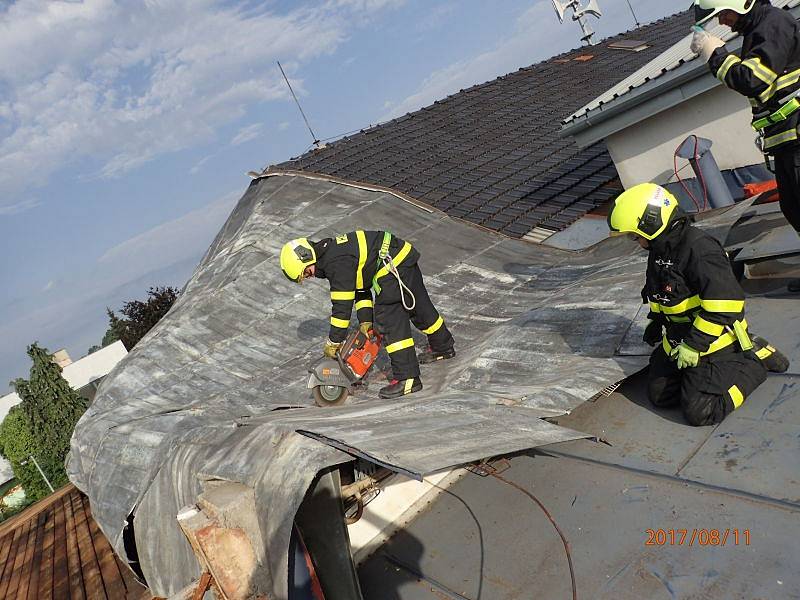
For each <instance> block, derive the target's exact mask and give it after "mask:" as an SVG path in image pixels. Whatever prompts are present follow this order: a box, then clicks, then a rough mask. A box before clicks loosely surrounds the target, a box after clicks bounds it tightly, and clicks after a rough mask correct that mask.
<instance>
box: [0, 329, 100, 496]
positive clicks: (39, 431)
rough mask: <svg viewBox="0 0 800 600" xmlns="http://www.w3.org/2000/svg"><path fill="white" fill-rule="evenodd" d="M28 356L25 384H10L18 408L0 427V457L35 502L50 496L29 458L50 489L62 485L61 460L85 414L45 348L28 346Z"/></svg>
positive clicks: (81, 400)
mask: <svg viewBox="0 0 800 600" xmlns="http://www.w3.org/2000/svg"><path fill="white" fill-rule="evenodd" d="M28 356H30V357H31V360H32V361H33V365H32V366H31V371H30V379H21V378H20V379H17V380H15V381H14V382H13V385H14V388H15V389H16V391H17V394H18V395H19V397H20V398H21V399H22V402H20V404H18V405H17V406H15V407H14V408H12V409H11V410H10V411H9V413H8V415H7V416H6V418H5V419H4V420H3V423H2V425H0V453H2V454H3V456H5V457H6V458H7V459H8V461H9V462H10V463H11V468H12V469H13V470H14V477H16V478H17V480H19V482H20V483H21V484H22V487H23V488H24V489H25V495H26V496H28V497H29V498H31V499H33V500H38V499H39V498H42V497H44V496H46V495H48V494H49V493H50V490H49V489H48V487H47V485H46V484H45V482H44V481H43V480H42V477H41V475H40V474H39V472H38V470H37V469H36V466H35V465H34V464H32V461H30V459H29V457H30V456H31V455H33V456H34V457H35V458H36V461H37V462H38V463H39V466H40V467H41V468H42V471H44V472H45V474H46V475H47V478H48V479H49V480H50V483H51V484H52V485H53V487H61V486H63V485H65V484H66V483H67V482H68V479H67V473H66V470H65V469H64V459H65V458H66V456H67V453H68V452H69V442H70V438H71V437H72V432H73V430H74V429H75V424H76V423H77V422H78V419H79V418H80V417H81V415H82V414H83V413H84V412H85V411H86V400H85V399H84V398H81V397H80V396H79V395H78V394H77V392H75V391H74V390H73V389H72V388H71V387H70V386H69V384H68V383H67V381H66V380H65V379H64V378H63V377H62V376H61V367H59V366H58V365H57V364H56V363H55V362H53V359H52V357H51V356H50V353H49V352H48V351H47V350H46V349H45V348H40V347H39V345H38V344H37V343H35V342H34V343H33V344H31V345H30V346H29V347H28ZM22 463H26V464H22Z"/></svg>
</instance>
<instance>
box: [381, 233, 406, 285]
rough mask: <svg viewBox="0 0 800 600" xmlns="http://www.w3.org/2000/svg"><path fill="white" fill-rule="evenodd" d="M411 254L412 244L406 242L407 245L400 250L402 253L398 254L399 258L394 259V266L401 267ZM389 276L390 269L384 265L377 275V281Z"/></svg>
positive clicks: (394, 257)
mask: <svg viewBox="0 0 800 600" xmlns="http://www.w3.org/2000/svg"><path fill="white" fill-rule="evenodd" d="M409 252H411V244H409V243H408V242H406V243H405V244H403V247H402V248H400V252H398V253H397V256H393V257H392V262H393V263H394V266H395V267H399V266H400V263H401V262H403V261H404V260H405V258H406V256H408V253H409ZM388 274H389V269H388V268H387V267H386V265H384V266H382V267H381V268H380V269H378V272H377V273H376V274H375V280H376V281H377V280H378V279H380V278H381V277H384V276H385V275H388Z"/></svg>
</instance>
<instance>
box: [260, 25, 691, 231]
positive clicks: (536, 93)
mask: <svg viewBox="0 0 800 600" xmlns="http://www.w3.org/2000/svg"><path fill="white" fill-rule="evenodd" d="M691 23H692V19H691V15H690V14H689V12H688V11H685V12H682V13H680V14H677V15H675V16H672V17H669V18H666V19H662V20H660V21H657V22H655V23H652V24H649V25H645V26H643V27H640V28H638V29H635V30H633V31H630V32H627V33H623V34H620V35H618V36H615V37H613V38H610V39H609V40H606V42H604V43H601V44H599V45H597V46H592V48H591V56H592V58H591V60H588V56H589V55H587V54H586V48H580V49H577V50H573V51H571V52H567V53H565V54H562V55H560V56H556V57H553V58H551V59H548V60H546V61H543V62H541V63H537V64H535V65H532V66H530V67H526V68H523V69H520V70H518V71H516V72H513V73H509V74H507V75H504V76H502V77H498V78H497V79H495V80H493V81H490V82H487V83H484V84H480V85H475V86H473V87H471V88H469V89H466V90H462V91H460V92H458V93H457V94H453V95H452V96H449V97H447V98H445V99H444V100H440V101H437V102H435V103H434V104H432V105H431V106H427V107H425V108H423V109H421V110H418V111H416V112H413V113H409V114H407V115H405V116H402V117H399V118H397V119H394V120H392V121H390V122H388V123H385V124H383V125H379V126H376V127H373V128H370V129H367V130H364V131H362V132H360V133H358V134H355V135H352V136H349V137H345V138H342V139H340V140H338V141H336V142H332V143H330V144H329V145H328V147H327V148H325V149H324V150H313V151H311V152H309V153H307V154H304V155H303V156H301V157H299V158H297V159H294V160H292V161H289V162H285V163H282V164H280V165H277V166H274V167H271V168H270V169H269V171H270V172H280V171H285V170H301V171H306V172H310V173H322V174H327V175H331V176H335V177H337V178H340V179H343V180H349V181H352V182H360V183H365V184H372V185H381V186H384V187H387V188H391V189H393V190H395V191H398V192H402V193H404V194H406V195H408V196H410V197H412V198H415V199H417V200H420V201H422V202H425V203H427V204H429V205H431V206H433V207H435V208H438V209H440V210H442V211H444V212H446V213H447V214H448V215H450V216H452V217H457V218H461V219H465V220H467V221H469V222H471V223H475V224H478V225H481V226H483V227H486V228H488V229H492V230H494V231H499V232H502V233H504V234H506V235H509V236H511V237H515V238H521V237H523V236H525V235H526V234H528V233H529V232H530V231H531V230H533V229H535V228H537V227H538V228H543V229H547V230H550V231H552V232H556V231H559V230H562V229H564V228H566V227H568V226H569V225H570V224H572V223H573V222H574V221H576V220H577V219H579V218H580V217H581V216H583V215H584V214H586V213H587V212H589V211H591V210H593V209H594V208H596V207H598V206H600V205H602V204H604V203H606V202H607V201H609V200H610V199H611V198H613V197H614V196H616V195H618V194H619V192H620V191H621V190H622V187H621V184H620V183H619V181H618V176H617V172H616V169H615V167H614V164H613V162H612V160H611V157H610V156H609V154H608V151H607V150H606V147H605V145H604V143H602V142H601V143H598V144H595V145H593V146H591V147H589V148H585V149H579V148H578V147H577V145H576V144H575V142H574V141H573V140H569V139H563V138H561V137H560V136H559V128H560V124H561V121H562V119H564V118H565V117H566V116H567V115H569V114H570V113H572V112H574V111H575V110H576V109H578V108H579V107H581V106H583V105H585V104H586V103H587V102H589V101H590V100H591V99H592V98H594V97H596V96H597V95H598V94H599V93H600V92H602V91H604V90H606V89H608V88H609V87H611V86H613V85H614V84H616V83H618V82H619V81H620V80H621V79H623V78H624V77H625V76H626V75H628V74H630V73H632V72H634V71H636V70H637V69H639V68H640V67H641V66H642V65H644V64H646V63H647V62H648V61H650V60H652V59H654V58H656V57H657V56H659V55H660V54H661V53H662V52H664V51H665V50H666V49H668V48H669V47H670V46H671V45H672V44H674V43H675V42H676V41H678V40H680V39H681V38H682V37H684V36H685V35H686V32H687V31H688V30H689V27H690V25H691ZM642 39H645V40H648V45H649V47H648V48H646V49H644V50H643V51H641V52H620V51H619V50H615V49H613V48H610V47H609V45H610V44H615V43H625V41H626V40H634V41H636V40H642ZM584 57H587V58H584Z"/></svg>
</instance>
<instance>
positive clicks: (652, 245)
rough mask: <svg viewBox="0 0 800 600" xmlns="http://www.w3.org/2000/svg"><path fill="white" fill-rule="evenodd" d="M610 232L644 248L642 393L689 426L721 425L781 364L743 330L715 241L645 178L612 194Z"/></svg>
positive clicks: (741, 302)
mask: <svg viewBox="0 0 800 600" xmlns="http://www.w3.org/2000/svg"><path fill="white" fill-rule="evenodd" d="M608 225H609V228H610V229H611V235H612V236H613V235H629V236H630V237H631V238H633V239H635V240H636V241H637V242H638V243H639V245H640V246H641V247H642V248H645V249H647V250H648V252H649V257H648V261H647V276H646V282H645V286H644V289H643V290H642V300H643V301H644V303H645V304H649V306H650V314H649V318H650V319H651V321H650V323H649V324H648V326H647V329H646V330H645V333H644V341H645V342H647V343H648V344H649V345H651V346H656V349H655V351H654V352H653V354H652V355H651V357H650V371H649V376H648V397H649V398H650V401H651V402H652V403H653V404H654V405H655V406H659V407H667V406H680V407H681V408H682V409H683V413H684V416H685V417H686V420H687V421H688V422H689V423H690V424H691V425H712V424H715V423H719V422H721V421H722V420H723V419H724V418H725V417H726V416H727V415H728V414H730V413H731V412H733V411H734V410H736V409H737V408H739V407H740V406H741V405H742V403H743V402H744V400H745V398H747V397H748V396H749V395H750V394H752V393H753V391H755V389H756V388H757V387H758V386H759V385H761V384H762V383H763V382H764V380H765V379H766V376H767V370H769V371H773V372H778V373H783V372H785V371H786V370H787V369H788V368H789V361H788V360H787V358H786V357H785V356H783V354H781V353H780V352H778V351H777V350H776V349H775V348H774V347H772V346H771V345H770V344H769V343H767V342H766V341H765V340H763V339H762V338H759V337H756V336H752V337H751V335H750V334H749V333H748V325H747V321H746V320H745V317H744V308H745V296H744V291H742V288H741V286H740V285H739V282H738V281H737V280H736V277H735V276H734V274H733V271H732V270H731V266H730V262H729V261H728V256H727V255H726V254H725V250H724V249H723V248H722V246H721V245H720V243H719V242H718V241H717V240H716V239H714V238H713V237H711V236H710V235H708V234H707V233H705V232H704V231H702V230H700V229H698V228H696V227H694V226H692V224H691V222H690V219H689V217H688V216H687V215H686V214H685V213H684V212H683V211H682V210H681V209H680V208H679V207H678V201H677V200H676V199H675V197H674V196H673V195H672V194H670V192H669V191H667V190H666V189H664V188H662V187H660V186H658V185H655V184H653V183H644V184H641V185H637V186H634V187H632V188H631V189H629V190H627V191H626V192H624V193H623V194H622V195H620V196H619V197H618V198H617V199H616V200H615V202H614V206H613V208H612V210H611V212H610V213H609V215H608Z"/></svg>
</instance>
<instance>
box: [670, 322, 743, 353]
mask: <svg viewBox="0 0 800 600" xmlns="http://www.w3.org/2000/svg"><path fill="white" fill-rule="evenodd" d="M668 318H669V317H668ZM681 319H682V318H681ZM670 320H674V321H675V322H682V321H678V319H677V318H676V319H670ZM725 329H727V331H726V332H725V333H723V334H722V335H721V336H719V337H718V338H717V339H716V340H715V341H714V342H713V343H712V344H711V345H710V346H709V347H708V350H707V351H706V352H701V353H700V356H708V355H709V354H714V353H715V352H718V351H720V350H722V349H724V348H727V347H728V346H730V345H731V344H733V343H734V342H738V343H739V347H740V348H741V349H742V351H744V352H748V351H750V350H752V349H753V341H752V340H751V339H750V334H748V333H747V321H746V320H745V319H742V320H741V321H734V323H733V327H726V328H725ZM661 345H662V346H663V348H664V352H666V353H667V356H670V355H671V354H672V351H673V349H674V345H673V342H670V340H669V339H667V335H666V333H665V334H664V337H663V338H662V340H661Z"/></svg>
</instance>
